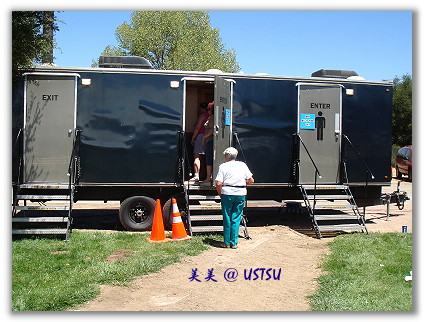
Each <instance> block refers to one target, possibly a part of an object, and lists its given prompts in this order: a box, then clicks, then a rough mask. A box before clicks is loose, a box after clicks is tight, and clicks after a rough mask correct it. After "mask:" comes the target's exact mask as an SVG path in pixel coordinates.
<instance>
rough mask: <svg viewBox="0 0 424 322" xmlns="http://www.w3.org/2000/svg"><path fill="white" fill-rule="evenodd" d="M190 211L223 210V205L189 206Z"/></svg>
mask: <svg viewBox="0 0 424 322" xmlns="http://www.w3.org/2000/svg"><path fill="white" fill-rule="evenodd" d="M189 209H190V211H192V210H221V204H216V205H189Z"/></svg>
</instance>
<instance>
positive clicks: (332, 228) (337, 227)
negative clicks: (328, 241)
mask: <svg viewBox="0 0 424 322" xmlns="http://www.w3.org/2000/svg"><path fill="white" fill-rule="evenodd" d="M318 228H319V230H320V231H343V230H364V229H365V227H364V226H362V225H358V224H352V225H324V226H318Z"/></svg>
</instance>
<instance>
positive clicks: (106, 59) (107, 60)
mask: <svg viewBox="0 0 424 322" xmlns="http://www.w3.org/2000/svg"><path fill="white" fill-rule="evenodd" d="M99 67H100V68H142V69H152V68H153V66H152V64H151V63H150V62H149V61H148V60H147V59H146V58H143V57H139V56H100V58H99Z"/></svg>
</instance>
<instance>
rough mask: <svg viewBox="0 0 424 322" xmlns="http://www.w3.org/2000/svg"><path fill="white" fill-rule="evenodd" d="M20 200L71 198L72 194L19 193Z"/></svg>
mask: <svg viewBox="0 0 424 322" xmlns="http://www.w3.org/2000/svg"><path fill="white" fill-rule="evenodd" d="M17 199H18V200H70V195H18V196H17Z"/></svg>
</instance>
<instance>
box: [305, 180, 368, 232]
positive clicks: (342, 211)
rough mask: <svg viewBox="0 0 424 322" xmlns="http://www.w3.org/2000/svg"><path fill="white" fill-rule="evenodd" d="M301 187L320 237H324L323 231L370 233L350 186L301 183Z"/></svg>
mask: <svg viewBox="0 0 424 322" xmlns="http://www.w3.org/2000/svg"><path fill="white" fill-rule="evenodd" d="M299 188H300V190H301V193H302V196H303V199H304V201H305V205H306V208H307V210H308V214H309V216H310V218H311V220H312V225H313V228H314V230H315V233H316V234H317V236H318V238H322V234H321V233H322V232H337V231H361V232H365V233H368V231H367V228H366V226H365V220H364V216H363V215H362V214H361V213H360V211H359V208H358V206H357V205H356V202H355V199H354V198H353V195H352V193H351V191H350V189H349V186H347V185H323V184H316V185H314V184H312V185H302V184H301V185H299ZM333 203H334V204H333Z"/></svg>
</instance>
